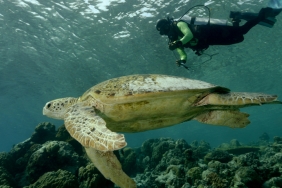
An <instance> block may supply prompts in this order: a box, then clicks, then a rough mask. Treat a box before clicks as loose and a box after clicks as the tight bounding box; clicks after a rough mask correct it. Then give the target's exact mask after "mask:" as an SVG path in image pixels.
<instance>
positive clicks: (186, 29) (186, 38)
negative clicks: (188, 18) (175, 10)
mask: <svg viewBox="0 0 282 188" xmlns="http://www.w3.org/2000/svg"><path fill="white" fill-rule="evenodd" d="M177 27H178V28H179V30H180V31H181V32H182V33H183V35H184V36H183V37H182V38H180V39H179V41H181V43H182V45H184V44H186V43H187V42H189V41H190V40H191V39H192V38H193V37H194V36H193V33H192V32H191V30H190V28H189V27H188V25H187V23H185V22H178V23H177ZM176 51H177V53H178V54H179V56H180V60H185V62H186V60H187V54H186V52H185V51H184V48H183V47H180V48H176Z"/></svg>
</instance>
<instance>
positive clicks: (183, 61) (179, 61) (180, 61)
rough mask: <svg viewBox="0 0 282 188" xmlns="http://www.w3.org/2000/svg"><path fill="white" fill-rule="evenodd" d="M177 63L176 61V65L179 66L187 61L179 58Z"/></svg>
mask: <svg viewBox="0 0 282 188" xmlns="http://www.w3.org/2000/svg"><path fill="white" fill-rule="evenodd" d="M175 63H176V65H177V66H178V67H180V66H181V65H184V64H185V63H186V60H181V59H179V60H177V61H176V62H175Z"/></svg>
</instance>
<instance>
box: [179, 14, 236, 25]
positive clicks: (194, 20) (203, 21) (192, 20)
mask: <svg viewBox="0 0 282 188" xmlns="http://www.w3.org/2000/svg"><path fill="white" fill-rule="evenodd" d="M175 20H176V21H179V20H178V19H175ZM180 20H182V21H184V22H186V23H188V24H192V25H207V24H208V21H209V20H210V24H211V25H229V26H232V22H230V21H229V20H223V19H215V18H211V19H209V18H202V17H190V16H187V15H184V16H183V17H182V18H181V19H180Z"/></svg>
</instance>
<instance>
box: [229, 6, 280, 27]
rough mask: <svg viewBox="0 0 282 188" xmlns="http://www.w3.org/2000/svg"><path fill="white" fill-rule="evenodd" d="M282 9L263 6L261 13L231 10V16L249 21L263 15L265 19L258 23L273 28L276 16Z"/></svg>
mask: <svg viewBox="0 0 282 188" xmlns="http://www.w3.org/2000/svg"><path fill="white" fill-rule="evenodd" d="M281 10H282V9H272V8H269V7H268V8H262V11H260V13H261V14H264V15H259V13H252V12H241V11H230V14H229V18H231V19H232V20H233V21H237V22H238V21H240V20H241V19H242V20H245V21H249V20H252V19H256V18H257V17H258V16H262V17H263V19H262V21H260V22H259V23H258V24H259V25H262V26H266V27H270V28H272V27H273V25H274V24H275V22H276V21H277V20H276V18H275V16H277V15H278V14H279V13H280V12H281Z"/></svg>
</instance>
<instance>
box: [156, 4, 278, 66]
mask: <svg viewBox="0 0 282 188" xmlns="http://www.w3.org/2000/svg"><path fill="white" fill-rule="evenodd" d="M271 1H277V0H271ZM278 1H281V0H278ZM279 3H280V2H279ZM279 5H280V4H279ZM198 6H203V5H198ZM204 7H205V8H207V7H206V6H204ZM192 8H194V7H192ZM192 8H191V9H192ZM191 9H189V10H188V11H187V12H189V11H190V10H191ZM207 9H208V8H207ZM208 10H209V9H208ZM281 10H282V8H281V7H279V8H276V7H275V8H270V7H267V8H262V9H261V10H260V11H259V13H249V12H233V11H231V12H230V18H231V19H232V22H230V24H229V25H228V24H227V22H226V20H219V19H211V18H196V17H192V18H191V17H189V16H186V15H185V14H187V12H186V13H185V14H184V15H183V16H182V17H181V18H179V19H171V18H169V17H168V18H167V19H161V20H159V21H158V22H157V24H156V29H157V30H158V31H159V33H160V35H167V36H168V38H169V44H168V46H169V49H170V50H175V49H176V50H177V52H178V54H179V56H180V59H179V60H177V61H176V64H177V65H178V66H183V67H185V68H186V69H188V67H186V66H185V65H184V64H185V63H186V60H187V54H186V52H185V51H184V48H191V49H192V50H193V51H195V54H197V55H199V56H200V55H202V54H203V52H204V51H205V50H206V49H207V48H208V47H209V46H210V45H231V44H236V43H240V42H242V41H243V40H244V35H245V34H246V33H248V31H249V30H250V29H251V28H252V27H254V26H255V25H257V24H260V25H264V26H268V27H272V26H273V25H274V23H275V21H276V19H275V16H277V15H278V14H279V13H280V12H281ZM241 19H244V20H246V21H247V22H246V23H245V24H244V25H242V26H240V25H239V22H240V21H241Z"/></svg>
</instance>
